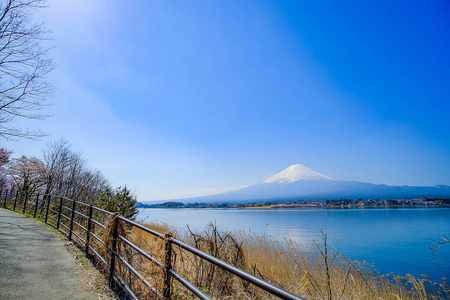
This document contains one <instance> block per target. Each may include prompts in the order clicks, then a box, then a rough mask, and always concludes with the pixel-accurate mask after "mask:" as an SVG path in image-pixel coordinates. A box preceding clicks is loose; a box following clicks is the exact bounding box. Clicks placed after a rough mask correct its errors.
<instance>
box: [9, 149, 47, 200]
mask: <svg viewBox="0 0 450 300" xmlns="http://www.w3.org/2000/svg"><path fill="white" fill-rule="evenodd" d="M43 168H44V163H43V162H42V161H41V160H40V159H39V158H36V157H26V156H22V157H19V158H14V159H12V161H11V163H10V166H9V168H8V170H9V174H10V175H11V177H12V179H13V180H14V181H15V185H16V187H17V189H18V190H20V191H23V192H29V193H33V192H35V191H36V190H37V189H39V188H40V187H41V186H42V180H41V172H42V169H43Z"/></svg>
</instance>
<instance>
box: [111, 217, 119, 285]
mask: <svg viewBox="0 0 450 300" xmlns="http://www.w3.org/2000/svg"><path fill="white" fill-rule="evenodd" d="M113 220H114V223H113V228H112V235H113V236H112V245H111V263H110V264H109V286H110V287H111V288H112V287H113V284H114V264H115V262H116V251H117V235H118V234H117V227H118V225H119V214H118V213H115V214H114V216H113Z"/></svg>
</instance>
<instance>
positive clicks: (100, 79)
mask: <svg viewBox="0 0 450 300" xmlns="http://www.w3.org/2000/svg"><path fill="white" fill-rule="evenodd" d="M47 5H48V8H45V9H43V10H39V11H37V12H36V19H38V20H41V21H44V22H45V23H46V24H47V27H48V28H49V29H50V30H51V31H52V32H53V37H54V40H53V41H52V43H53V44H54V45H55V48H54V50H53V51H52V56H53V57H54V60H55V62H56V63H57V68H56V70H55V71H54V72H53V73H52V75H51V78H50V79H51V81H52V82H53V83H54V85H55V86H56V88H57V91H56V93H55V95H54V96H53V97H52V98H51V99H49V103H51V104H52V105H51V106H50V107H48V108H46V111H47V112H49V113H51V114H52V115H53V116H52V117H51V118H49V119H47V120H45V121H40V122H31V123H27V122H23V123H21V124H19V125H24V126H27V125H30V126H32V127H33V128H40V129H41V130H42V131H44V132H46V133H47V134H48V135H49V136H48V137H46V138H43V139H41V140H40V141H38V142H33V141H19V142H5V145H4V147H6V148H9V149H12V150H14V151H15V155H16V156H19V155H22V154H25V155H40V152H41V148H42V147H43V146H44V145H45V144H46V143H47V141H49V140H50V141H52V140H57V139H59V137H61V136H64V137H65V138H66V139H68V140H69V142H70V143H71V144H72V148H73V150H75V151H82V152H83V154H84V157H85V158H87V159H88V161H89V165H90V166H92V167H93V168H96V169H98V170H100V171H102V172H103V173H104V175H105V177H106V178H108V179H110V180H111V181H112V183H113V184H114V185H116V186H117V185H123V184H127V186H128V187H130V188H131V189H133V190H135V191H136V193H137V194H138V200H139V201H150V200H163V199H172V198H182V197H188V196H198V195H203V194H209V193H215V192H220V191H225V190H227V189H230V188H233V187H239V186H245V185H250V184H254V183H257V182H260V181H263V180H264V179H266V178H267V177H269V176H271V175H273V174H275V173H278V172H280V171H281V170H283V169H285V168H287V167H288V166H290V165H292V164H297V163H301V164H303V165H306V166H308V167H310V168H312V169H314V170H316V171H318V172H321V173H323V174H326V175H328V176H331V177H335V178H339V179H345V180H357V181H366V182H372V183H385V184H391V185H435V184H448V185H450V159H449V158H450V118H449V117H448V116H449V112H450V99H449V87H450V59H449V53H450V35H449V34H448V33H449V32H450V4H449V3H448V1H377V2H375V1H351V2H342V1H148V0H135V1H129V2H124V1H116V0H109V1H106V0H98V1H91V0H65V1H59V0H49V1H47ZM2 144H3V143H2ZM2 146H3V145H2Z"/></svg>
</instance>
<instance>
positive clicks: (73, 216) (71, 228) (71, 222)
mask: <svg viewBox="0 0 450 300" xmlns="http://www.w3.org/2000/svg"><path fill="white" fill-rule="evenodd" d="M76 203H77V202H76V201H75V200H72V216H70V230H69V241H71V240H72V231H73V220H74V219H75V204H76Z"/></svg>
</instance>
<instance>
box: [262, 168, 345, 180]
mask: <svg viewBox="0 0 450 300" xmlns="http://www.w3.org/2000/svg"><path fill="white" fill-rule="evenodd" d="M298 180H325V181H329V180H333V181H336V180H337V179H334V178H331V177H328V176H325V175H323V174H320V173H319V172H316V171H314V170H312V169H310V168H308V167H305V166H303V165H301V164H297V165H292V166H290V167H288V168H287V169H285V170H283V171H281V172H280V173H278V174H276V175H275V176H272V177H270V178H268V179H266V180H264V181H263V182H262V183H272V182H277V183H290V182H294V181H298Z"/></svg>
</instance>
